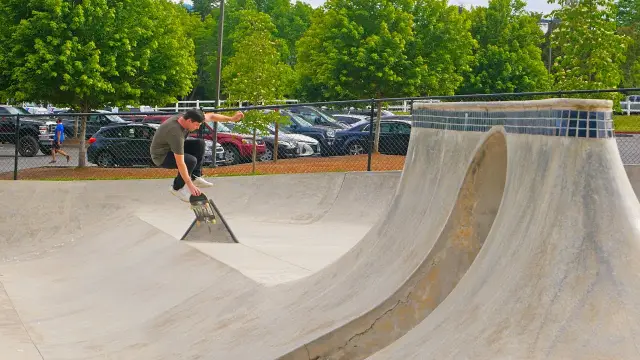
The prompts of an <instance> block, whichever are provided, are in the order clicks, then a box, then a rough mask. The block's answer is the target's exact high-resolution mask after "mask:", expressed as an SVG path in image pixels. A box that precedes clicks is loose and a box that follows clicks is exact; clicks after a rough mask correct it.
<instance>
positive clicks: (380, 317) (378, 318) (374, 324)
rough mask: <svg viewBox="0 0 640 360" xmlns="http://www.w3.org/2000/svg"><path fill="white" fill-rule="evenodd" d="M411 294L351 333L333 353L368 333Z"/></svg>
mask: <svg viewBox="0 0 640 360" xmlns="http://www.w3.org/2000/svg"><path fill="white" fill-rule="evenodd" d="M410 296H411V292H409V293H408V294H407V296H406V297H405V298H404V299H401V300H398V301H397V302H396V303H395V304H393V306H392V307H391V308H390V309H388V310H387V311H385V312H384V313H382V314H381V315H380V316H378V317H377V318H376V319H375V320H373V321H372V322H371V325H370V326H369V327H368V328H366V329H365V330H364V331H361V332H359V333H357V334H355V335H353V336H352V337H350V338H349V339H348V340H347V341H346V342H345V344H344V345H343V346H341V347H339V348H337V349H336V351H335V352H334V353H339V352H340V351H341V350H343V349H346V348H347V346H349V344H350V343H351V342H352V341H353V340H354V339H356V338H358V337H360V336H362V335H365V334H366V333H368V332H369V331H371V329H373V328H374V327H375V326H376V323H378V321H380V320H381V319H382V318H384V317H385V316H387V314H389V313H391V312H393V311H394V310H395V309H396V308H397V307H398V306H399V305H400V304H402V303H407V300H408V299H409V297H410ZM317 359H319V357H316V358H315V359H311V360H317Z"/></svg>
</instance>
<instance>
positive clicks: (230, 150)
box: [222, 145, 240, 165]
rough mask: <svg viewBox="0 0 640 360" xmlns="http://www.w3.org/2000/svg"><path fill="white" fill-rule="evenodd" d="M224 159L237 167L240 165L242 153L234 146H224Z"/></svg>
mask: <svg viewBox="0 0 640 360" xmlns="http://www.w3.org/2000/svg"><path fill="white" fill-rule="evenodd" d="M222 147H223V148H224V158H225V160H226V163H227V164H229V165H236V164H239V163H240V152H239V151H238V149H236V147H235V146H233V145H223V146H222Z"/></svg>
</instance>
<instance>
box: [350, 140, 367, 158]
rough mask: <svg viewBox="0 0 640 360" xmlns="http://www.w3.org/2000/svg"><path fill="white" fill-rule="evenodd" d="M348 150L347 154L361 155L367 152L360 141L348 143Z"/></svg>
mask: <svg viewBox="0 0 640 360" xmlns="http://www.w3.org/2000/svg"><path fill="white" fill-rule="evenodd" d="M348 151H349V155H362V154H365V153H367V152H366V151H365V149H364V146H362V144H360V143H353V144H351V145H349V148H348Z"/></svg>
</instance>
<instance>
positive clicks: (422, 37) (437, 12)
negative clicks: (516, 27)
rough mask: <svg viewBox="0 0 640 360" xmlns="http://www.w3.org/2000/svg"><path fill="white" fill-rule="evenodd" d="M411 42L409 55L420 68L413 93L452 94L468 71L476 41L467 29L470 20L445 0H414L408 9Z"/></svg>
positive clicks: (468, 28)
mask: <svg viewBox="0 0 640 360" xmlns="http://www.w3.org/2000/svg"><path fill="white" fill-rule="evenodd" d="M412 14H413V16H414V25H413V27H414V32H415V42H414V43H413V44H412V45H411V47H412V50H410V51H409V53H410V55H409V57H410V58H412V59H415V60H414V63H415V64H416V65H418V64H420V65H421V66H422V67H423V69H424V71H423V72H422V77H421V79H420V83H419V84H418V87H417V93H418V94H420V95H453V94H455V91H456V90H457V89H458V87H459V86H460V84H461V83H462V81H463V74H464V73H466V72H468V71H470V70H471V68H470V64H471V62H472V61H473V49H474V48H475V47H476V46H477V42H476V41H475V40H474V39H473V37H472V36H471V33H470V32H469V30H470V27H471V21H470V20H469V18H468V16H466V15H465V14H461V13H460V12H459V9H458V7H457V6H449V5H448V4H447V1H446V0H417V1H416V3H415V5H414V8H413V10H412Z"/></svg>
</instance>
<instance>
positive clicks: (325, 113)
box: [314, 108, 345, 127]
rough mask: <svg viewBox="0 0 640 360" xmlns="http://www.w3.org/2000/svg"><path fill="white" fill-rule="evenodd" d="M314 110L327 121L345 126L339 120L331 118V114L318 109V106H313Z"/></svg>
mask: <svg viewBox="0 0 640 360" xmlns="http://www.w3.org/2000/svg"><path fill="white" fill-rule="evenodd" d="M314 110H315V111H317V112H318V113H319V114H320V116H322V118H323V119H325V120H327V121H328V122H330V123H332V124H336V125H339V126H340V127H345V126H343V124H342V123H341V122H339V121H337V120H336V119H334V118H333V116H331V115H329V113H327V112H326V111H324V110H322V109H320V108H314Z"/></svg>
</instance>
